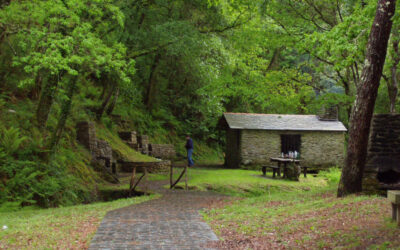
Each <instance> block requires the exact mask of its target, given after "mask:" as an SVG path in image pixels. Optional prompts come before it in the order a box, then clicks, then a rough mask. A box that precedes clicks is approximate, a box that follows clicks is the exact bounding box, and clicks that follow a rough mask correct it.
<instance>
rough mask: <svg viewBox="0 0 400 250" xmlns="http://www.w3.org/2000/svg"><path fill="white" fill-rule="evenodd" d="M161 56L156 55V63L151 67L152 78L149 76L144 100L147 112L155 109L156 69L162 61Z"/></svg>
mask: <svg viewBox="0 0 400 250" xmlns="http://www.w3.org/2000/svg"><path fill="white" fill-rule="evenodd" d="M160 58H161V55H160V54H158V53H157V54H156V56H155V57H154V61H153V65H152V66H151V70H150V76H149V82H148V84H147V92H146V96H145V99H144V104H145V105H146V107H147V110H151V109H152V108H153V106H152V105H153V98H154V92H155V89H156V74H155V72H156V69H157V66H158V63H159V61H160Z"/></svg>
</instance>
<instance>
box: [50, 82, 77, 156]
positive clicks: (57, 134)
mask: <svg viewBox="0 0 400 250" xmlns="http://www.w3.org/2000/svg"><path fill="white" fill-rule="evenodd" d="M77 79H78V78H77V77H74V78H72V79H71V81H70V82H69V84H68V86H67V99H66V100H64V101H63V103H62V104H61V113H60V117H59V119H58V123H57V127H56V129H55V130H54V132H53V134H52V136H51V139H50V147H49V148H50V151H51V152H53V150H54V149H55V147H56V146H57V145H58V142H59V141H60V139H61V136H62V133H63V131H64V127H65V123H66V122H67V118H68V116H69V114H70V112H71V106H72V97H73V95H74V92H75V88H76V82H77Z"/></svg>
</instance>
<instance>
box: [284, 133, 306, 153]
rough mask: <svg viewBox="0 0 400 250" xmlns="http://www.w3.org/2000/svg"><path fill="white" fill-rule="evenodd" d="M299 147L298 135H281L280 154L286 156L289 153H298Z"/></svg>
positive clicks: (299, 137) (299, 139) (299, 138)
mask: <svg viewBox="0 0 400 250" xmlns="http://www.w3.org/2000/svg"><path fill="white" fill-rule="evenodd" d="M300 145H301V136H300V135H281V152H283V153H284V154H288V153H289V151H292V152H294V151H297V152H300Z"/></svg>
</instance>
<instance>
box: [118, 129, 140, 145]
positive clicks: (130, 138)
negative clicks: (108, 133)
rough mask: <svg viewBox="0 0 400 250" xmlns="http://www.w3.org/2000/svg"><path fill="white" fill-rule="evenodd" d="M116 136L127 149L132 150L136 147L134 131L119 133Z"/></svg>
mask: <svg viewBox="0 0 400 250" xmlns="http://www.w3.org/2000/svg"><path fill="white" fill-rule="evenodd" d="M118 135H119V138H121V140H123V141H124V142H125V143H126V144H128V146H129V147H131V148H133V149H136V148H137V147H138V141H137V135H136V131H121V132H118Z"/></svg>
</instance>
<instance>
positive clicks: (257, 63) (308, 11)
mask: <svg viewBox="0 0 400 250" xmlns="http://www.w3.org/2000/svg"><path fill="white" fill-rule="evenodd" d="M376 7H377V1H375V0H365V1H359V0H357V1H355V0H302V1H294V0H281V1H277V0H235V1H233V0H232V1H228V0H226V1H225V0H208V1H206V0H172V1H171V0H129V1H128V0H11V1H10V0H8V1H7V0H2V1H0V62H1V67H0V72H1V73H0V78H1V80H0V90H1V91H0V120H1V123H0V190H1V192H0V203H7V204H12V205H13V206H14V205H15V206H20V205H29V204H38V205H40V206H45V207H49V206H57V205H68V204H73V203H80V202H89V201H91V200H92V199H93V193H94V192H95V191H94V190H95V182H96V178H97V177H96V175H95V173H93V171H92V170H90V169H88V167H87V163H88V161H89V160H88V158H89V156H88V155H87V153H85V152H83V151H84V150H82V148H81V147H80V146H79V145H77V142H76V140H75V137H76V135H75V130H74V127H75V124H76V122H78V121H82V120H95V121H97V122H98V123H99V124H103V126H104V127H105V129H109V130H111V131H116V130H118V129H119V128H121V127H124V126H126V127H125V128H129V129H132V130H137V131H139V132H140V133H146V134H149V135H150V136H151V137H152V138H153V139H154V140H158V141H163V142H171V141H172V142H173V143H177V147H182V145H180V144H179V143H180V142H181V140H183V139H179V138H182V137H183V136H184V135H185V134H186V133H190V134H191V135H192V136H193V138H194V139H195V140H196V141H198V142H202V143H204V144H207V145H208V146H209V147H211V148H214V149H215V150H218V148H219V147H221V146H220V145H221V143H223V142H221V141H220V136H219V131H218V129H217V123H218V119H219V118H220V117H221V115H222V113H223V112H226V111H229V112H256V113H282V114H315V113H317V112H319V111H320V110H321V108H322V107H324V106H327V105H336V106H338V107H339V118H340V120H341V121H342V122H343V123H344V124H345V125H346V126H348V122H349V118H350V114H351V107H352V104H353V102H354V100H355V96H356V93H357V86H359V85H360V83H361V82H362V77H361V75H362V69H363V68H364V66H365V57H366V48H367V42H368V37H369V33H370V30H371V24H372V22H373V20H374V17H375V12H376ZM397 13H398V12H396V15H395V16H394V19H393V20H394V21H393V27H392V30H391V35H390V39H389V43H388V52H387V56H386V62H385V65H384V68H383V76H382V78H381V80H380V82H381V84H380V87H379V92H378V96H377V101H376V105H375V112H377V113H389V112H396V109H398V108H399V107H398V106H399V102H398V98H397V97H398V86H397V85H398V83H397V82H398V78H399V73H398V64H399V62H400V51H399V42H400V34H399V18H398V14H397ZM121 120H123V121H125V122H124V123H123V124H125V125H121ZM127 124H128V125H127ZM178 144H179V145H178Z"/></svg>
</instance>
